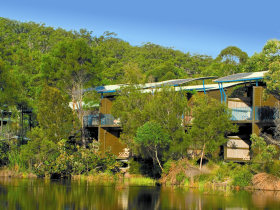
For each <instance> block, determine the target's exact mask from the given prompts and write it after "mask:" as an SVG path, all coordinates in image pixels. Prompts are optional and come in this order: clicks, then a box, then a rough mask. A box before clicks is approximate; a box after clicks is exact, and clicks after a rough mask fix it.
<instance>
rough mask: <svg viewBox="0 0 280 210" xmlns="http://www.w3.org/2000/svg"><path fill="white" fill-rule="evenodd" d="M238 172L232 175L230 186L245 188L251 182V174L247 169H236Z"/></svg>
mask: <svg viewBox="0 0 280 210" xmlns="http://www.w3.org/2000/svg"><path fill="white" fill-rule="evenodd" d="M237 169H238V170H234V173H233V176H232V178H233V182H232V184H233V185H234V186H240V187H246V186H248V185H250V184H251V180H252V177H253V174H252V173H251V171H250V170H249V169H248V167H246V166H243V167H238V168H237Z"/></svg>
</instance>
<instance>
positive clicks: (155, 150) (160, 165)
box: [155, 148, 163, 171]
mask: <svg viewBox="0 0 280 210" xmlns="http://www.w3.org/2000/svg"><path fill="white" fill-rule="evenodd" d="M155 153H156V160H157V162H158V165H159V167H160V169H161V171H163V168H162V166H161V164H160V161H159V159H158V155H157V148H155Z"/></svg>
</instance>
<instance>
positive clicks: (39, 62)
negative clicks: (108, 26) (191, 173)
mask: <svg viewBox="0 0 280 210" xmlns="http://www.w3.org/2000/svg"><path fill="white" fill-rule="evenodd" d="M279 43H280V42H279V41H277V40H271V41H268V42H267V43H266V45H265V46H264V48H263V51H262V52H260V53H256V54H254V55H253V56H252V57H248V55H247V53H246V52H244V51H242V50H241V49H239V48H238V47H235V46H229V47H226V48H225V49H223V50H222V51H221V52H220V54H219V55H218V56H217V57H216V58H212V57H211V56H208V55H199V54H192V53H191V52H187V53H184V52H181V51H178V50H174V49H172V48H166V47H162V46H159V45H155V44H153V43H145V44H143V45H141V46H132V45H130V44H129V43H128V42H126V41H125V40H122V39H120V38H118V37H117V35H116V34H114V33H111V32H104V34H103V35H102V36H96V35H95V34H94V33H93V32H90V31H87V30H86V29H81V30H80V31H66V30H64V29H62V28H56V29H55V28H53V27H47V26H45V25H44V24H37V23H33V22H19V21H14V20H9V19H6V18H0V109H1V115H2V116H1V117H2V119H3V118H11V119H12V120H11V121H12V124H11V126H9V127H7V128H6V129H7V130H5V131H4V130H3V126H1V129H2V130H1V140H7V139H8V140H10V139H13V138H12V137H14V136H17V137H20V138H21V141H20V142H12V141H9V142H7V141H1V142H0V160H1V161H0V163H1V165H10V166H12V167H17V168H18V167H19V168H21V169H22V170H23V169H25V170H27V169H28V170H30V171H32V172H35V173H36V174H37V175H39V176H44V175H45V174H55V173H58V174H62V175H64V176H68V175H69V174H71V173H74V174H81V173H85V172H86V173H87V172H89V171H91V170H93V169H95V168H99V169H100V168H101V169H102V170H103V171H105V170H113V169H114V168H115V167H116V166H117V163H116V162H115V161H114V158H113V157H112V156H111V155H109V154H108V156H107V157H106V158H105V159H104V157H100V156H99V155H98V153H96V152H95V150H94V148H95V145H94V142H93V143H91V142H90V143H89V144H87V147H84V146H85V145H86V142H85V139H84V138H83V135H84V134H83V116H84V110H83V107H82V106H81V105H82V103H83V102H86V101H87V100H92V101H95V100H96V97H95V95H94V94H92V93H84V92H83V90H84V89H87V88H90V87H96V86H100V85H111V84H120V83H127V84H135V83H144V82H158V81H163V80H169V79H178V78H191V77H200V76H217V77H221V76H226V75H231V74H235V73H240V72H253V71H265V70H269V74H268V75H267V78H266V82H267V85H268V90H269V91H270V92H271V93H273V94H275V95H276V96H278V97H279V95H280V94H279V87H280V84H279V83H280V82H279V80H277V79H278V78H279V75H280V74H279V69H280V68H279V61H280V58H279V52H280V44H279ZM275 81H276V82H275ZM277 81H278V82H277ZM137 98H138V99H139V97H138V96H137ZM139 100H140V99H139ZM145 100H146V99H144V98H143V107H144V108H145V109H147V110H150V108H151V105H150V104H147V105H146V104H145V103H144V101H145ZM158 100H159V101H160V103H166V106H167V108H169V107H171V106H169V105H168V103H167V102H166V100H162V102H161V97H160V96H159V98H158ZM201 100H202V99H201ZM69 102H72V104H73V107H74V108H75V106H76V107H80V109H77V110H76V112H73V110H71V109H70V107H69ZM169 103H171V104H173V102H170V101H169ZM209 103H210V102H209ZM211 103H212V102H211ZM213 103H214V102H213ZM77 104H78V105H77ZM202 104H203V102H202ZM121 105H122V104H120V107H121ZM179 105H180V104H179ZM179 105H178V106H179ZM146 107H147V108H146ZM180 107H181V105H180ZM183 108H184V106H183ZM183 108H182V112H183V111H184V110H183ZM20 110H21V112H20ZM119 110H121V109H119ZM205 110H206V109H205ZM221 110H224V107H221ZM23 111H24V112H23ZM28 111H30V113H29V117H30V119H29V123H30V125H29V127H32V129H31V130H28V129H27V130H26V131H23V130H22V128H23V124H24V123H25V122H26V121H25V119H24V116H23V114H22V113H28ZM31 111H32V112H31ZM73 113H74V114H73ZM163 113H164V112H163ZM180 113H181V112H180ZM176 114H177V113H175V114H174V116H177V115H176ZM20 115H21V116H20ZM181 115H182V113H181ZM181 115H180V116H181ZM198 116H199V113H198ZM25 117H26V116H25ZM226 118H229V117H228V116H226ZM19 121H21V123H19ZM177 121H178V122H177ZM177 121H176V122H175V123H174V124H176V129H177V127H178V136H179V137H180V139H185V137H184V138H183V137H181V136H184V132H183V131H182V129H181V126H180V120H177ZM1 125H3V122H2V123H1ZM151 125H153V126H154V129H155V130H159V129H158V126H159V125H158V124H156V123H154V122H153V124H147V125H146V126H144V125H143V128H142V129H143V130H140V131H139V132H136V130H137V128H136V127H135V132H134V133H133V135H134V136H135V135H136V134H137V136H138V137H137V139H138V140H139V142H140V143H141V141H142V140H143V139H142V136H143V133H145V132H146V131H147V130H148V131H149V128H152V126H151ZM227 127H229V126H227ZM232 130H234V129H232ZM149 132H152V131H149ZM168 132H169V131H168ZM170 132H174V131H173V130H170ZM3 133H6V134H8V136H7V135H6V136H5V135H3ZM25 136H26V139H27V140H28V143H27V144H26V142H25V138H24V137H25ZM179 137H178V138H179ZM190 138H193V139H194V138H196V136H195V134H194V133H193V134H192V136H191V137H190ZM221 139H222V140H223V141H224V138H223V137H221ZM29 140H30V141H29ZM172 140H173V139H172ZM145 142H150V139H145ZM166 142H170V139H167V140H166ZM174 142H176V141H175V140H174V141H173V143H174ZM140 143H139V144H140ZM147 144H148V143H147ZM178 145H179V144H176V145H175V144H174V145H173V146H174V150H173V151H178V152H177V153H176V154H173V153H172V154H169V155H166V154H162V156H164V155H165V156H166V157H167V158H166V161H167V159H168V158H170V157H171V158H173V157H178V156H180V157H183V156H184V154H181V153H182V151H179V149H180V148H179V149H178V148H175V146H176V147H177V146H178ZM136 146H137V145H136ZM165 147H167V146H166V145H165V143H164V144H163V143H162V148H165ZM89 148H90V149H89ZM178 154H179V155H178ZM156 159H158V157H156ZM158 162H159V161H158ZM159 166H160V168H161V169H162V170H163V168H162V166H161V165H160V163H159Z"/></svg>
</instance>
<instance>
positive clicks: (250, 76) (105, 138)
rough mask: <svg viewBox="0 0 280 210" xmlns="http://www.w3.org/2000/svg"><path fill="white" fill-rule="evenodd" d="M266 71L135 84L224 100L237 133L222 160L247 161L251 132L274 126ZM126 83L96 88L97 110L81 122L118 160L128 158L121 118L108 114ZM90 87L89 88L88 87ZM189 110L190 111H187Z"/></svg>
mask: <svg viewBox="0 0 280 210" xmlns="http://www.w3.org/2000/svg"><path fill="white" fill-rule="evenodd" d="M265 73H266V72H253V73H240V74H235V75H230V76H227V77H223V78H218V79H215V80H213V82H214V83H213V84H205V83H204V81H205V80H210V79H214V77H202V78H191V79H176V80H168V81H163V82H158V83H147V84H144V85H139V86H138V87H139V88H140V89H141V91H143V92H153V91H154V90H155V88H160V87H162V86H173V87H174V88H175V90H176V91H191V90H195V91H197V92H198V93H199V94H207V95H209V96H210V97H212V98H215V99H217V100H220V101H221V103H226V104H227V106H228V107H229V108H230V109H231V110H232V119H231V120H232V121H233V122H234V123H236V124H238V126H239V131H238V133H236V134H234V135H232V136H228V139H229V141H228V142H227V144H226V145H224V159H225V160H232V161H238V162H240V161H249V160H250V153H249V149H250V135H251V134H252V133H255V134H257V135H259V134H260V132H261V131H264V130H267V129H269V128H270V127H271V126H273V121H274V119H275V117H276V116H275V109H276V108H275V103H276V102H277V99H276V98H274V97H273V96H272V95H269V96H268V97H267V98H264V94H263V93H264V89H265V83H264V82H263V78H264V74H265ZM194 81H196V82H199V81H202V84H201V85H187V84H188V83H189V84H190V83H193V82H194ZM125 86H126V85H124V84H123V85H109V86H101V87H97V88H95V90H96V91H97V92H98V93H100V95H101V103H100V107H99V113H96V114H91V115H88V116H86V117H85V118H84V121H85V122H84V125H85V128H86V130H87V133H89V134H90V135H91V136H92V137H93V138H94V139H96V140H98V142H99V149H100V151H102V153H103V154H104V155H105V151H106V150H110V151H111V152H112V153H113V154H115V155H116V156H117V157H118V159H121V160H125V159H128V157H129V154H130V152H129V148H127V146H126V145H125V144H123V143H121V142H120V141H119V137H120V133H121V131H122V128H121V125H120V120H119V119H115V118H114V116H112V114H111V108H112V103H113V101H114V100H115V97H117V92H118V91H119V90H120V89H121V88H122V87H125ZM89 90H92V89H89ZM190 113H191V112H190ZM191 119H192V116H191V114H190V115H188V116H185V125H191Z"/></svg>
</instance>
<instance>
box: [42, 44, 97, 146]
mask: <svg viewBox="0 0 280 210" xmlns="http://www.w3.org/2000/svg"><path fill="white" fill-rule="evenodd" d="M41 71H42V75H43V78H44V79H45V81H46V82H47V84H48V85H52V86H55V87H58V88H59V89H60V90H61V91H62V92H64V93H66V94H67V95H69V96H70V97H71V101H72V105H73V110H75V111H76V112H77V115H78V118H79V121H80V125H81V134H82V135H81V137H82V143H83V145H84V146H85V145H86V142H85V135H84V125H83V117H84V114H85V112H84V109H83V96H84V89H85V88H87V87H89V86H92V85H93V83H94V80H95V79H96V78H95V71H94V66H93V60H92V51H91V48H90V47H89V46H88V44H87V42H86V41H85V40H83V39H77V40H67V41H63V42H61V43H59V44H58V45H57V46H55V47H54V49H53V50H52V51H51V52H50V54H48V55H46V56H44V57H43V61H42V65H41Z"/></svg>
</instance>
